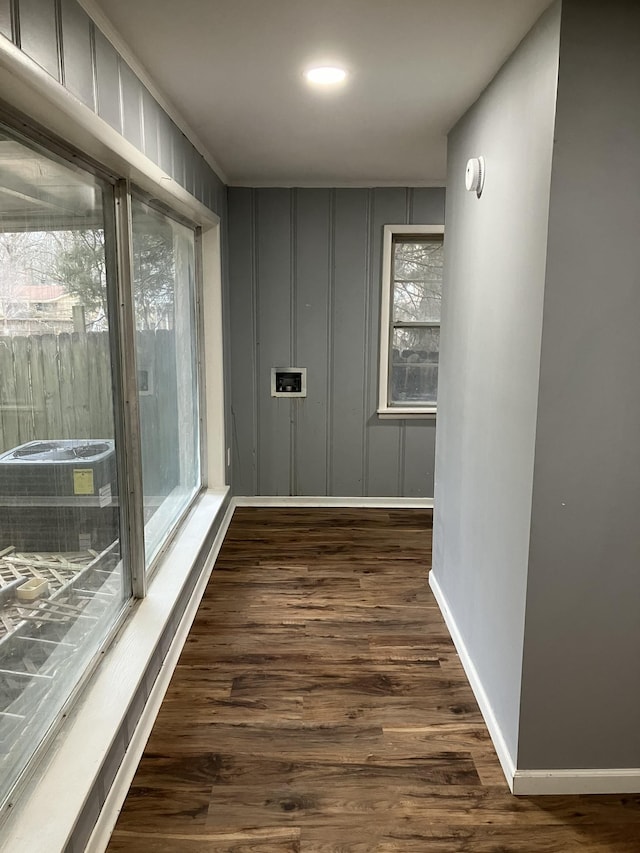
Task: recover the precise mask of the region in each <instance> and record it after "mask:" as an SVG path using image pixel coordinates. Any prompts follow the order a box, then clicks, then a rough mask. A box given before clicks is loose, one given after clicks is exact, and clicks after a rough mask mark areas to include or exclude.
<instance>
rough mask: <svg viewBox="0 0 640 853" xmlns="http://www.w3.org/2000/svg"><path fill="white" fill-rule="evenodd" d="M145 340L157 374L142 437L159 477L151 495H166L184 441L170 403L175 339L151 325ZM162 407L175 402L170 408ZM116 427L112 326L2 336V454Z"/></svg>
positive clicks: (107, 434) (104, 434)
mask: <svg viewBox="0 0 640 853" xmlns="http://www.w3.org/2000/svg"><path fill="white" fill-rule="evenodd" d="M138 340H139V348H140V351H141V352H142V353H144V360H145V362H146V368H147V369H148V371H149V375H150V376H151V377H152V386H151V389H150V393H148V394H147V395H145V396H143V397H142V398H141V404H142V405H141V408H143V409H144V411H145V417H144V418H143V425H142V426H143V431H142V443H143V448H145V455H146V460H147V472H148V473H149V477H150V479H151V480H152V481H153V482H152V485H153V491H151V492H150V494H163V493H166V491H167V490H169V489H171V488H173V486H175V484H176V481H175V471H174V470H173V466H174V463H175V460H165V458H164V457H165V456H166V455H167V453H168V452H170V449H171V448H175V447H176V445H177V436H176V435H175V415H174V412H173V409H172V405H171V394H172V393H173V396H174V398H175V352H174V343H173V341H174V338H173V335H172V334H170V333H166V332H165V333H164V335H158V334H157V333H156V332H153V331H149V332H146V331H145V332H140V333H139V339H138ZM167 386H168V387H167ZM159 397H160V398H161V399H160V406H159V401H158V398H159ZM167 397H168V399H167ZM163 406H168V408H167V410H166V411H165V410H164V409H163V408H162V407H163ZM173 407H175V399H174V400H173ZM160 412H162V417H160ZM113 433H114V427H113V382H112V375H111V357H110V349H109V336H108V334H107V333H106V332H89V333H87V335H86V336H79V335H77V334H69V333H62V334H59V335H57V336H56V335H52V334H49V335H33V336H31V337H25V336H16V337H11V336H0V453H3V452H5V451H6V450H11V449H12V448H14V447H16V446H17V445H19V444H24V443H25V442H27V441H34V440H37V439H39V440H43V439H56V438H80V439H82V438H112V437H113ZM176 452H177V451H176ZM163 489H164V490H165V491H163Z"/></svg>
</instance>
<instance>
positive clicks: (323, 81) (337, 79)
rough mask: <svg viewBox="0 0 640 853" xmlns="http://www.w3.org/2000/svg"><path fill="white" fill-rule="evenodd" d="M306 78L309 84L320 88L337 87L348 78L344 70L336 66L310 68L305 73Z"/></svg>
mask: <svg viewBox="0 0 640 853" xmlns="http://www.w3.org/2000/svg"><path fill="white" fill-rule="evenodd" d="M304 76H305V77H306V78H307V80H308V81H309V83H315V84H317V85H318V86H335V84H336V83H342V82H343V80H345V78H346V76H347V72H346V71H345V70H344V68H338V67H337V66H335V65H322V66H320V67H318V68H309V70H308V71H305V72H304Z"/></svg>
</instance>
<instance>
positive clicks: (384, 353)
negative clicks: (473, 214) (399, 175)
mask: <svg viewBox="0 0 640 853" xmlns="http://www.w3.org/2000/svg"><path fill="white" fill-rule="evenodd" d="M394 234H402V235H411V234H420V235H424V236H428V235H429V234H444V225H385V226H384V235H383V243H382V293H381V305H380V370H379V378H380V384H379V389H378V409H377V412H378V416H379V417H380V418H396V419H405V418H411V419H413V418H434V417H435V416H436V412H437V406H407V407H403V406H390V405H389V343H390V327H391V294H392V288H393V275H392V260H393V237H394Z"/></svg>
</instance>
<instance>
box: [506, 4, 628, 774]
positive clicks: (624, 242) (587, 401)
mask: <svg viewBox="0 0 640 853" xmlns="http://www.w3.org/2000/svg"><path fill="white" fill-rule="evenodd" d="M639 96H640V5H639V4H638V3H637V2H632V0H628V2H625V0H611V2H609V3H606V4H603V3H600V2H595V0H587V1H586V2H585V0H564V2H563V11H562V37H561V51H560V77H559V84H558V111H557V120H556V143H555V153H554V161H553V178H552V183H551V207H550V220H549V253H548V267H547V284H546V293H545V302H544V332H543V348H542V363H541V371H540V400H539V415H538V425H537V437H536V461H535V475H534V489H533V517H532V532H531V554H530V568H529V587H528V593H527V612H526V632H525V647H524V669H523V686H522V718H521V735H520V751H519V761H518V763H519V766H521V767H526V768H554V767H599V768H607V767H640V725H639V721H640V712H639V709H640V535H639V533H638V530H639V521H638V520H639V519H640V473H639V472H640V434H639V430H638V424H640V382H639V380H638V365H640V333H639V328H640V239H639V235H640V192H639V191H638V178H637V168H638V152H639V151H640V110H639V108H638V99H639Z"/></svg>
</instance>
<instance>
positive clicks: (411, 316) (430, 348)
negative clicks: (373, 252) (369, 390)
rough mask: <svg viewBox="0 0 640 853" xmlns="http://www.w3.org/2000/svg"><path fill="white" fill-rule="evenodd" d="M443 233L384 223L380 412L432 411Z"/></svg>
mask: <svg viewBox="0 0 640 853" xmlns="http://www.w3.org/2000/svg"><path fill="white" fill-rule="evenodd" d="M443 232H444V228H443V227H442V226H441V225H438V226H433V225H386V226H385V233H384V257H383V281H382V306H381V309H382V310H381V318H382V324H381V333H380V341H381V346H380V351H381V352H380V356H381V357H380V401H379V408H378V411H379V412H380V413H381V414H384V413H395V414H398V415H399V414H401V413H403V412H404V413H407V414H411V413H418V414H426V413H433V412H435V411H436V405H437V391H438V360H439V354H440V306H441V301H442V268H443Z"/></svg>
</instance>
